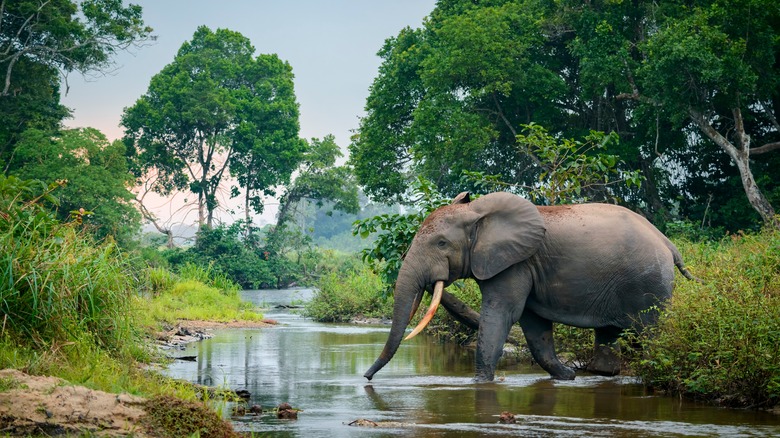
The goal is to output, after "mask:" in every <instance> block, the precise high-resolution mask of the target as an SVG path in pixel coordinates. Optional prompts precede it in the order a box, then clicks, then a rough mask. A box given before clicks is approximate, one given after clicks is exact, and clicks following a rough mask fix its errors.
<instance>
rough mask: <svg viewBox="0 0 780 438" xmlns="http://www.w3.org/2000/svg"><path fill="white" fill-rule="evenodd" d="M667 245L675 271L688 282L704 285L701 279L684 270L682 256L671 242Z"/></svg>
mask: <svg viewBox="0 0 780 438" xmlns="http://www.w3.org/2000/svg"><path fill="white" fill-rule="evenodd" d="M667 241H668V240H667ZM668 244H669V245H670V248H669V249H670V250H671V251H672V256H673V257H674V265H675V266H677V269H678V270H679V271H680V274H682V275H683V277H685V278H687V279H688V280H693V281H695V282H698V283H701V284H704V281H702V279H701V278H699V277H696V276H694V275H693V274H691V273H690V272H689V271H688V269H686V268H685V263H684V262H683V259H682V255H681V254H680V251H678V250H677V247H676V246H674V244H673V243H672V242H669V243H668Z"/></svg>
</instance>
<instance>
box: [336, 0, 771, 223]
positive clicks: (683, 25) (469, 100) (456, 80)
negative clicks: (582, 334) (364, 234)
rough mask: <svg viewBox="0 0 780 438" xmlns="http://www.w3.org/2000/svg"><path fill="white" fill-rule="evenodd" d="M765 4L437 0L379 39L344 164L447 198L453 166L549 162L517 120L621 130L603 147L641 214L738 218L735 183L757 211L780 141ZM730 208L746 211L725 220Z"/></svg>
mask: <svg viewBox="0 0 780 438" xmlns="http://www.w3.org/2000/svg"><path fill="white" fill-rule="evenodd" d="M779 8H780V6H778V5H777V4H776V2H771V1H768V0H758V1H756V2H741V1H736V0H733V1H727V2H711V1H704V2H696V3H695V4H693V5H692V4H691V3H690V2H682V1H670V2H661V3H658V2H650V1H636V2H603V1H595V2H586V3H582V2H578V1H562V2H548V1H544V0H489V1H488V0H483V1H471V0H446V1H440V2H438V3H437V6H436V9H435V10H434V11H433V12H432V13H431V14H430V18H429V19H428V20H427V21H426V23H425V27H424V28H423V29H418V30H411V29H404V30H402V31H401V32H400V33H399V35H398V36H397V37H395V38H390V39H388V40H387V41H386V43H385V46H384V47H383V48H382V50H381V51H380V52H379V55H380V56H381V57H382V59H383V62H382V65H381V66H380V69H379V74H378V76H377V78H376V79H375V81H374V83H373V84H372V87H371V90H370V91H371V92H370V95H369V97H368V99H367V101H366V117H365V118H363V119H362V120H361V122H360V128H359V131H358V133H357V134H356V135H355V136H354V139H353V142H352V144H351V145H350V153H351V155H350V157H351V158H350V163H351V164H352V165H353V166H354V168H355V173H356V176H357V178H358V181H359V182H360V183H361V184H364V185H365V186H366V191H367V193H368V194H370V195H371V196H373V197H375V198H378V199H384V200H388V201H392V200H396V199H398V197H399V196H401V194H402V193H403V192H404V191H405V190H406V187H408V185H409V181H410V180H412V179H414V178H415V177H417V176H423V177H426V178H428V179H430V180H432V181H433V182H434V183H435V184H436V186H437V187H438V188H439V189H440V190H441V191H442V192H443V193H444V194H445V195H448V196H452V195H454V194H455V193H457V192H458V191H459V190H460V187H459V184H460V182H459V175H460V174H461V173H462V171H463V170H469V171H477V172H481V173H485V174H493V175H496V174H500V175H502V177H503V178H504V179H505V180H506V181H507V182H509V183H511V184H517V185H533V183H534V181H536V180H537V179H538V178H539V176H540V175H543V174H545V173H549V171H550V165H551V163H548V162H545V160H543V159H541V157H539V156H537V155H536V154H535V153H534V152H533V151H532V150H521V149H518V148H517V147H516V143H515V137H516V135H517V134H518V132H517V130H518V128H519V127H520V126H521V125H523V124H528V123H531V122H533V123H535V124H537V125H541V126H544V127H545V128H546V129H548V130H549V132H550V133H551V135H553V136H554V137H556V138H580V137H584V136H586V135H587V134H588V133H589V132H590V131H600V132H607V133H610V132H614V133H616V134H617V135H618V136H619V138H620V141H619V142H616V143H614V144H612V145H610V146H609V150H607V151H605V152H606V153H608V154H613V155H616V156H618V157H619V159H620V160H622V161H624V162H625V163H626V164H627V165H628V167H630V168H634V169H641V170H642V172H643V176H644V178H645V183H644V184H643V185H642V188H641V189H637V188H635V187H624V188H622V189H621V190H622V192H621V193H620V196H619V197H620V198H621V199H622V202H624V203H629V204H631V206H632V207H633V208H637V209H642V210H644V211H645V213H646V215H647V216H648V217H651V218H656V219H661V220H668V219H669V218H670V211H673V210H678V211H680V212H682V213H683V214H685V215H690V216H696V219H697V220H703V219H705V218H706V219H708V220H709V218H708V217H707V215H709V217H711V218H717V219H718V220H719V221H720V222H719V223H718V225H722V226H727V227H729V228H731V229H737V228H738V227H739V228H741V227H743V226H751V221H752V224H753V225H754V224H755V222H756V221H755V220H754V219H752V218H750V210H747V211H746V210H744V209H742V207H740V206H739V205H740V203H739V202H737V201H739V200H738V199H736V198H735V196H737V195H739V196H741V197H742V199H748V200H750V203H751V204H752V205H753V208H754V211H757V212H760V214H761V218H763V220H764V222H766V223H770V222H772V220H773V219H772V217H773V208H772V206H771V203H772V202H771V201H772V199H780V184H779V182H780V181H778V179H777V178H776V176H774V175H773V172H772V166H773V165H775V166H776V165H777V163H778V159H777V158H776V156H775V157H769V156H768V155H776V154H770V151H773V150H776V149H780V146H777V145H778V140H780V125H778V123H777V119H778V117H777V108H779V107H780V106H778V104H777V101H778V98H777V95H778V90H779V89H780V87H778V79H777V78H778V72H779V71H780V69H778V67H777V65H778V64H777V61H776V55H777V53H778V52H780V51H779V50H778V44H779V43H778V41H780V38H778V37H777V25H776V23H777V22H778V18H779V17H780V12H778V9H779ZM751 145H753V146H751ZM759 154H762V155H760V156H759ZM751 157H752V158H753V159H752V160H751ZM755 172H758V173H757V174H755ZM775 173H776V172H775ZM751 174H754V175H753V176H751ZM756 175H757V176H756ZM734 178H737V181H742V182H743V183H742V184H741V185H742V187H743V190H742V191H741V194H738V193H736V192H734V191H733V190H732V189H731V187H734V186H735V185H734V184H733V183H732V182H731V181H732V180H733V179H734ZM726 187H729V189H728V190H726V189H725V188H726ZM715 189H717V190H718V191H717V192H715ZM765 191H766V192H767V193H769V196H767V195H763V193H764V192H765ZM715 193H717V194H718V195H719V197H720V198H722V199H712V195H713V194H715ZM746 195H747V196H746ZM708 199H709V200H711V201H712V202H711V203H710V202H708ZM710 204H711V205H710ZM744 205H745V206H747V205H749V204H748V203H747V202H745V203H744ZM704 206H706V207H704ZM735 208H737V209H739V211H738V212H737V211H734V209H735ZM713 210H717V211H713ZM739 216H743V217H749V218H750V219H748V220H747V221H745V220H744V219H743V220H742V221H741V222H734V221H729V220H728V219H733V218H735V217H739ZM756 219H757V218H756Z"/></svg>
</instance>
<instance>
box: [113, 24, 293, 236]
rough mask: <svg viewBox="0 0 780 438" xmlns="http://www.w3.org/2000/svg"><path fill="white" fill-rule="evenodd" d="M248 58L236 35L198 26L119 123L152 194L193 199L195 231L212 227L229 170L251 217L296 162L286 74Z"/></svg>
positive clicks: (270, 59)
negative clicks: (179, 193)
mask: <svg viewBox="0 0 780 438" xmlns="http://www.w3.org/2000/svg"><path fill="white" fill-rule="evenodd" d="M253 54H254V47H252V45H251V44H250V42H249V40H248V39H246V38H245V37H244V36H242V35H241V34H240V33H238V32H233V31H230V30H227V29H217V30H216V31H215V32H212V31H211V30H210V29H209V28H207V27H205V26H201V27H199V28H198V30H197V31H196V32H195V34H194V36H193V39H192V41H188V42H185V43H184V44H183V45H182V47H181V48H180V49H179V52H178V53H177V55H176V57H175V58H174V61H173V62H172V63H171V64H168V65H167V66H165V67H164V68H163V70H162V71H161V72H160V73H158V74H156V75H155V76H154V77H153V78H152V80H151V82H150V84H149V89H148V90H147V92H146V94H144V95H143V96H142V97H141V98H140V99H138V101H137V102H136V103H135V104H134V105H133V106H132V107H130V108H127V109H126V110H125V113H124V115H123V117H122V125H123V126H125V128H126V135H125V142H126V144H128V145H129V147H130V150H131V154H132V155H133V156H134V158H135V160H137V166H138V167H137V172H138V173H139V174H142V173H146V172H149V171H151V170H154V171H155V172H157V176H158V179H157V180H156V184H155V186H154V187H153V189H154V190H155V191H157V192H158V193H161V194H168V193H170V192H171V191H172V190H175V189H177V190H182V189H187V190H189V191H190V192H192V193H194V194H195V195H197V206H198V223H199V225H200V227H201V228H203V227H209V228H210V227H211V226H212V223H213V219H214V212H215V210H216V208H217V207H218V206H219V203H218V200H217V193H218V191H219V189H220V184H221V183H222V181H223V179H224V178H225V177H226V176H227V174H228V172H230V171H231V169H232V171H233V173H234V174H235V175H236V176H237V177H238V178H239V181H240V183H241V184H242V185H244V188H245V189H246V190H247V192H246V199H247V204H250V205H251V206H252V207H253V208H255V209H258V208H260V205H261V204H259V202H260V201H259V198H257V197H256V196H255V193H257V192H258V191H260V190H264V189H267V188H268V187H269V186H268V184H273V183H278V182H284V181H285V178H288V177H289V174H290V172H291V171H292V169H294V168H295V165H294V164H297V162H298V160H299V159H300V153H301V152H302V151H301V149H302V148H301V146H300V142H299V141H297V135H298V107H297V104H296V103H295V100H294V95H293V93H292V86H291V82H292V73H291V69H290V66H289V65H288V64H286V63H282V61H280V60H279V59H278V58H277V57H276V56H259V57H258V58H253ZM277 157H278V160H277V159H276V158H277ZM293 163H294V164H293ZM258 169H260V171H258Z"/></svg>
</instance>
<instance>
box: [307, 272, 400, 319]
mask: <svg viewBox="0 0 780 438" xmlns="http://www.w3.org/2000/svg"><path fill="white" fill-rule="evenodd" d="M382 287H383V285H382V281H381V280H380V279H379V277H378V276H377V275H376V274H374V273H373V272H372V271H371V270H370V269H369V268H367V267H361V268H359V270H357V271H350V272H348V273H344V272H331V273H328V274H326V275H324V276H323V277H322V278H321V279H320V280H319V282H318V284H317V288H318V291H317V293H316V294H315V295H314V297H313V298H312V299H311V301H309V302H308V303H306V305H305V308H304V315H305V316H306V317H309V318H313V319H314V320H317V321H321V322H347V321H350V320H351V319H352V318H354V317H356V316H363V317H367V318H390V317H391V316H392V315H393V308H392V302H391V301H389V300H384V299H381V298H378V297H377V291H379V290H381V289H382Z"/></svg>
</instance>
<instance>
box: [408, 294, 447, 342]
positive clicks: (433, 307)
mask: <svg viewBox="0 0 780 438" xmlns="http://www.w3.org/2000/svg"><path fill="white" fill-rule="evenodd" d="M443 290H444V282H443V281H441V280H439V281H437V282H436V286H434V288H433V298H432V299H431V306H430V307H428V312H426V313H425V316H423V319H422V321H420V323H419V324H417V327H415V328H414V330H412V332H411V333H409V334H408V335H407V336H406V337H405V338H404V341H406V340H409V339H412V338H413V337H415V336H417V334H418V333H420V332H421V331H423V329H424V328H425V326H427V325H428V323H429V322H431V319H433V314H434V313H436V309H438V308H439V303H440V302H441V295H442V291H443Z"/></svg>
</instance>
